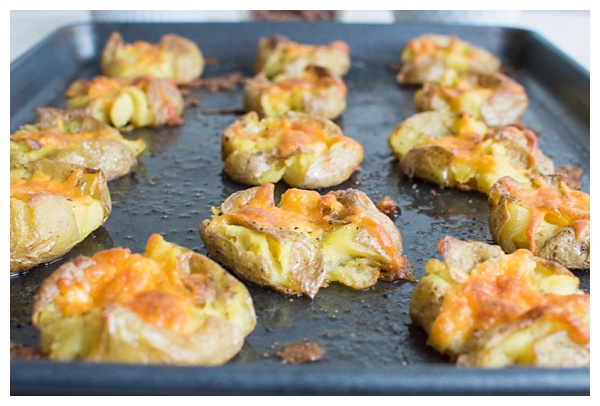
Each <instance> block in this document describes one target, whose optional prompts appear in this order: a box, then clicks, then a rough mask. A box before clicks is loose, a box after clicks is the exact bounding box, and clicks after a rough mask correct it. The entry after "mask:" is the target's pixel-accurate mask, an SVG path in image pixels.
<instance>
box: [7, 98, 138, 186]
mask: <svg viewBox="0 0 600 406" xmlns="http://www.w3.org/2000/svg"><path fill="white" fill-rule="evenodd" d="M145 147H146V145H145V143H144V141H143V140H142V139H141V138H140V139H138V140H135V141H130V140H127V139H126V138H124V137H123V136H122V135H121V133H120V132H119V131H118V130H116V129H114V128H112V127H111V126H109V125H107V124H105V123H103V122H102V121H100V120H97V119H95V118H93V117H90V116H88V115H86V114H84V113H82V112H76V111H68V110H61V109H54V108H40V109H38V122H37V123H36V124H35V125H25V126H23V127H22V128H21V129H20V130H19V131H17V132H15V133H14V134H12V135H11V136H10V164H11V169H12V168H13V167H15V166H16V165H19V164H22V163H24V162H29V161H36V160H39V159H46V160H51V161H56V162H66V163H72V164H76V165H81V166H85V167H88V168H93V169H101V170H102V171H103V172H104V176H106V179H107V180H109V181H110V180H113V179H116V178H118V177H121V176H123V175H126V174H127V173H129V171H130V170H131V168H132V167H133V166H135V165H137V158H136V157H137V156H138V155H139V154H140V153H141V152H142V151H143V150H144V148H145Z"/></svg>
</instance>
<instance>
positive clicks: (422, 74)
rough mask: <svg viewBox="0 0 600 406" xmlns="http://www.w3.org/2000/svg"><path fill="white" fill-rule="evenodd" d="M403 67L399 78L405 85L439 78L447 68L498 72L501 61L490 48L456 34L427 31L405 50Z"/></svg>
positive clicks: (402, 54) (412, 41) (402, 55)
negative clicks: (465, 39)
mask: <svg viewBox="0 0 600 406" xmlns="http://www.w3.org/2000/svg"><path fill="white" fill-rule="evenodd" d="M400 59H401V61H402V68H401V70H400V72H399V73H398V76H397V77H396V80H397V81H398V83H400V84H403V85H412V84H423V83H425V82H429V81H436V80H438V79H440V77H442V75H443V74H444V72H445V71H446V70H447V69H454V70H456V71H457V72H481V73H496V72H498V71H499V70H500V60H498V58H496V57H495V56H494V55H493V54H492V53H490V52H489V51H487V50H485V49H483V48H480V47H477V46H475V45H473V44H470V43H468V42H466V41H463V40H461V39H459V38H458V37H455V36H448V35H435V34H425V35H422V36H420V37H417V38H414V39H412V40H410V41H409V42H408V43H407V44H406V46H405V47H404V49H403V50H402V53H401V56H400Z"/></svg>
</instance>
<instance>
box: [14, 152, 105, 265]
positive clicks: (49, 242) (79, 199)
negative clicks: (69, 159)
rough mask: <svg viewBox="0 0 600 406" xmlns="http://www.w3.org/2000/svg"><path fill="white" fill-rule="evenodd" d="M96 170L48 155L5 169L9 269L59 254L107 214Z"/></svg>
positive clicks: (97, 224) (93, 228) (102, 220)
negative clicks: (8, 218) (47, 158)
mask: <svg viewBox="0 0 600 406" xmlns="http://www.w3.org/2000/svg"><path fill="white" fill-rule="evenodd" d="M110 210H111V200H110V195H109V192H108V187H107V185H106V179H105V178H104V174H103V173H102V172H101V171H99V170H94V169H88V168H84V167H81V166H77V165H72V164H66V163H61V162H51V161H45V160H41V161H35V162H30V163H26V164H23V165H20V166H18V167H15V168H14V169H12V170H11V173H10V273H11V274H12V273H17V272H23V271H27V270H28V269H30V268H33V267H34V266H36V265H38V264H43V263H47V262H51V261H54V260H55V259H58V258H60V257H62V256H63V255H65V254H66V253H67V252H69V251H70V250H71V248H73V247H74V246H75V245H76V244H78V243H80V242H81V241H83V240H84V239H85V238H86V237H87V236H88V235H89V234H90V233H91V232H92V231H94V230H95V229H97V228H98V227H100V226H101V225H102V224H104V222H105V221H106V219H107V218H108V215H109V214H110Z"/></svg>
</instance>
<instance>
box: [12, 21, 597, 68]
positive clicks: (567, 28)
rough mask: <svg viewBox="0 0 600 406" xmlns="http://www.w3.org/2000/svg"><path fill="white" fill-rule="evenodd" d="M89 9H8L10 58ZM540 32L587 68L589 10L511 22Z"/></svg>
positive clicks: (71, 22) (21, 52)
mask: <svg viewBox="0 0 600 406" xmlns="http://www.w3.org/2000/svg"><path fill="white" fill-rule="evenodd" d="M192 15H193V16H196V18H198V19H203V20H204V21H242V20H244V19H245V18H246V17H247V13H245V12H243V11H230V10H224V11H204V12H201V13H199V12H196V13H188V16H187V19H188V20H189V19H190V18H192V17H190V16H192ZM92 18H93V17H92V12H90V11H87V10H75V11H15V10H12V11H11V12H10V60H11V62H12V61H13V60H14V59H16V58H17V57H19V56H20V55H22V54H23V53H24V52H25V51H27V50H28V49H29V48H31V47H32V46H34V45H35V44H36V43H38V42H39V41H40V40H42V39H43V38H45V37H46V36H47V35H49V34H50V33H52V32H53V31H55V30H57V29H59V28H61V27H63V26H65V25H69V24H75V23H82V22H89V21H92ZM340 20H341V21H343V22H347V23H381V24H390V23H393V22H394V17H393V15H392V12H391V11H383V10H378V11H342V12H341V13H340ZM512 26H514V27H521V28H526V29H530V30H533V31H536V32H538V33H540V34H541V35H542V36H544V37H546V38H547V39H548V40H549V41H550V42H552V43H553V44H554V45H556V46H557V47H558V48H559V49H561V50H562V51H563V52H565V53H566V54H567V55H569V56H570V57H571V58H573V59H574V60H575V61H576V62H578V63H579V64H581V65H582V66H583V67H584V68H586V69H587V70H589V69H590V12H589V11H522V12H521V13H520V14H519V16H518V18H517V19H516V20H515V21H514V23H513V24H512Z"/></svg>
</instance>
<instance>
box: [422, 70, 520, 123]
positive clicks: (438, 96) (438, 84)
mask: <svg viewBox="0 0 600 406" xmlns="http://www.w3.org/2000/svg"><path fill="white" fill-rule="evenodd" d="M528 104H529V99H528V98H527V94H526V93H525V89H524V88H523V86H521V85H520V84H518V83H517V82H515V81H514V80H513V79H511V78H509V77H508V76H505V75H503V74H501V73H479V72H463V73H457V72H456V71H455V70H452V69H449V70H447V71H446V72H445V73H444V74H443V75H442V77H441V78H440V79H439V80H437V81H431V82H427V83H425V84H423V87H422V88H421V89H419V90H417V92H416V93H415V105H416V107H417V109H419V110H421V111H430V110H434V111H448V112H452V113H462V112H465V113H469V114H470V115H471V116H473V117H475V118H478V119H481V120H483V121H484V122H485V123H486V124H487V125H488V126H490V127H502V126H507V125H511V124H515V123H516V122H517V121H518V120H519V118H521V116H522V115H523V114H524V113H525V110H526V109H527V105H528Z"/></svg>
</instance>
